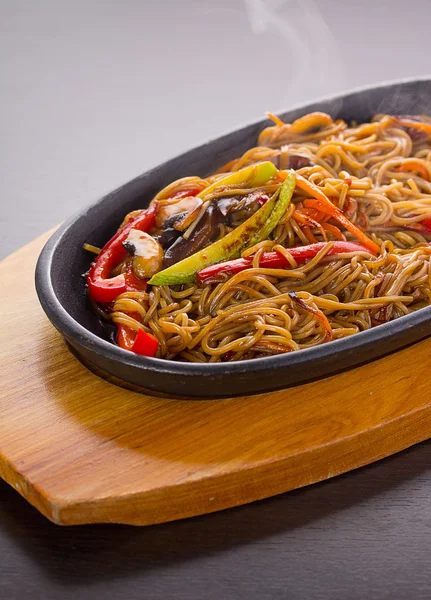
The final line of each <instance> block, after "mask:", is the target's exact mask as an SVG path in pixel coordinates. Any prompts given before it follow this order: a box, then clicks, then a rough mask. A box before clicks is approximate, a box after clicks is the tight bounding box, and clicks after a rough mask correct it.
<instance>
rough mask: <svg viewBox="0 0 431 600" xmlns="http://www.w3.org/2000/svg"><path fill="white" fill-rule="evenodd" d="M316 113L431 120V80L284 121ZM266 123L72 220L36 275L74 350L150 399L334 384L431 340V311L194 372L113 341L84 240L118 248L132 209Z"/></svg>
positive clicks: (238, 149) (375, 90)
mask: <svg viewBox="0 0 431 600" xmlns="http://www.w3.org/2000/svg"><path fill="white" fill-rule="evenodd" d="M316 110H321V111H324V112H327V113H330V114H331V115H332V116H333V117H341V118H343V119H345V120H347V121H349V120H355V121H358V122H361V121H366V120H369V118H370V117H371V116H372V115H374V114H375V113H379V112H387V113H392V114H421V113H423V114H431V79H430V78H429V79H421V80H415V81H412V80H408V81H402V82H396V83H391V84H386V85H382V86H380V87H368V88H365V89H361V90H357V91H354V92H351V93H349V94H347V95H344V96H337V97H334V98H329V99H324V100H320V101H318V102H315V103H313V104H309V105H307V106H301V107H298V108H295V109H293V110H290V111H287V112H285V113H283V115H282V117H283V119H284V120H285V121H287V122H290V121H293V120H294V119H296V118H297V117H299V116H301V115H303V114H305V113H308V112H312V111H316ZM267 125H268V122H267V121H265V120H262V121H259V122H256V123H252V124H251V125H247V126H246V127H243V128H241V129H237V130H236V131H234V132H232V133H228V134H227V135H223V136H222V137H219V138H217V139H215V140H213V141H211V142H208V143H207V144H204V145H202V146H199V147H198V148H194V149H193V150H190V151H188V152H185V153H184V154H182V155H180V156H177V157H176V158H173V159H171V160H168V161H167V162H165V163H164V164H162V165H160V166H159V167H157V168H156V169H153V170H151V171H148V172H147V173H144V174H143V175H141V176H139V177H137V178H136V179H134V180H133V181H130V182H129V183H126V184H125V185H123V186H122V187H120V188H119V189H117V190H115V191H114V192H112V193H110V194H108V195H107V196H105V197H104V198H102V199H101V200H99V201H98V202H96V203H95V204H92V205H91V206H90V207H89V208H87V209H86V210H84V211H83V212H81V213H79V214H78V215H77V216H75V217H73V218H71V219H70V220H68V221H67V222H66V223H65V224H64V225H62V227H60V229H59V230H58V231H57V232H56V233H55V234H54V235H53V236H52V237H51V239H50V240H49V241H48V243H47V244H46V246H45V248H44V249H43V251H42V253H41V255H40V257H39V261H38V264H37V268H36V288H37V293H38V295H39V299H40V302H41V304H42V307H43V309H44V311H45V312H46V314H47V315H48V318H49V319H50V320H51V322H52V323H53V325H54V326H55V327H56V328H57V329H58V330H59V331H60V332H61V333H62V334H63V336H64V338H65V339H66V341H67V342H68V343H69V345H70V346H71V349H72V351H73V352H74V354H75V355H76V356H78V358H80V359H81V360H82V361H83V362H84V363H85V364H86V365H87V366H89V367H90V368H91V369H93V370H95V371H96V372H99V373H100V372H103V373H104V374H105V375H106V374H108V375H109V376H114V378H115V380H116V381H118V380H119V382H120V383H121V382H123V383H125V384H126V385H127V384H132V385H133V386H138V387H139V388H143V389H145V390H147V391H150V392H154V393H162V394H167V395H171V396H186V397H189V398H220V397H227V396H235V395H236V396H238V395H245V394H253V393H258V392H267V391H271V390H276V389H280V388H283V387H288V386H292V385H296V384H300V383H305V382H309V381H312V380H315V379H317V378H320V377H324V376H328V375H331V374H334V373H337V372H340V371H341V370H345V369H348V368H351V367H354V366H358V365H360V364H364V363H366V362H369V361H371V360H374V359H376V358H379V357H381V356H383V355H385V354H388V353H390V352H393V351H395V350H399V349H400V348H402V347H404V346H407V345H409V344H412V343H414V342H417V341H419V340H421V339H423V338H425V337H427V336H429V335H430V334H431V307H429V308H424V309H422V310H420V311H418V312H417V313H413V314H411V315H408V316H406V317H402V318H401V319H398V320H396V321H392V322H390V323H387V324H384V325H381V326H379V327H377V328H374V329H371V330H369V331H365V332H362V333H358V334H356V335H354V336H351V337H348V338H344V339H340V340H337V341H334V342H330V343H327V344H324V345H322V346H316V347H313V348H310V349H306V350H299V351H297V352H292V353H289V354H283V355H278V356H273V357H266V358H259V359H255V360H250V361H244V362H236V363H225V364H208V365H202V364H191V363H180V362H172V361H166V360H161V359H156V358H145V357H142V356H137V355H135V354H133V353H132V352H127V351H125V350H122V349H121V348H119V347H117V346H115V345H114V344H112V343H110V342H109V341H107V336H106V332H105V331H104V330H103V326H102V325H101V323H100V321H99V319H98V318H97V317H96V315H95V314H94V313H93V311H92V310H91V308H90V306H89V304H88V302H87V299H86V293H85V280H84V279H83V277H82V273H84V272H85V271H87V269H88V267H89V264H90V262H91V260H92V259H91V256H89V254H88V253H87V252H85V251H84V250H83V249H82V245H83V243H84V242H89V243H92V244H95V245H98V246H103V244H104V243H105V242H106V240H108V239H109V238H110V237H111V236H112V235H113V233H114V232H115V230H116V228H117V227H118V224H119V223H121V221H122V219H123V217H124V215H125V214H126V213H128V212H129V211H131V210H134V209H137V208H144V207H146V206H147V205H148V203H149V202H150V200H151V198H152V197H153V196H154V195H155V194H156V193H157V192H158V191H159V190H160V189H161V188H162V187H164V186H165V185H167V184H168V183H170V182H171V181H173V180H175V179H177V178H179V177H184V176H187V175H201V176H205V175H208V174H209V173H211V172H212V171H214V170H215V169H216V168H218V167H219V166H221V165H222V164H224V163H226V162H228V161H230V160H231V159H233V158H235V157H237V156H240V155H241V154H242V153H243V152H245V150H247V149H248V148H250V147H252V146H253V145H255V143H256V139H257V136H258V134H259V132H260V131H261V130H262V129H263V127H265V126H267Z"/></svg>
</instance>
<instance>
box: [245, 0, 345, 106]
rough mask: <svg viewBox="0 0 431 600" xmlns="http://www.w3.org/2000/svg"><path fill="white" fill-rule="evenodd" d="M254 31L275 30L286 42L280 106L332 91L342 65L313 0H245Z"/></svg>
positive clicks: (281, 58)
mask: <svg viewBox="0 0 431 600" xmlns="http://www.w3.org/2000/svg"><path fill="white" fill-rule="evenodd" d="M244 2H245V7H246V11H247V15H248V19H249V22H250V27H251V30H252V31H253V33H255V34H256V35H262V34H267V33H269V34H271V33H275V34H277V35H279V36H282V37H283V39H284V41H285V42H286V52H285V53H284V54H281V55H280V56H279V57H278V60H279V63H280V87H281V88H282V95H281V97H280V101H279V102H280V107H287V106H288V105H291V104H292V103H296V102H298V101H308V100H313V99H315V98H319V97H321V96H324V95H331V94H335V93H337V92H338V91H340V90H341V89H343V87H344V86H345V75H344V72H345V69H344V65H343V61H342V58H341V53H340V50H339V48H338V46H337V43H336V40H335V38H334V36H333V34H332V31H331V29H330V28H329V26H328V25H327V23H326V22H325V20H324V18H323V16H322V14H321V12H320V10H319V8H318V3H317V2H315V0H244Z"/></svg>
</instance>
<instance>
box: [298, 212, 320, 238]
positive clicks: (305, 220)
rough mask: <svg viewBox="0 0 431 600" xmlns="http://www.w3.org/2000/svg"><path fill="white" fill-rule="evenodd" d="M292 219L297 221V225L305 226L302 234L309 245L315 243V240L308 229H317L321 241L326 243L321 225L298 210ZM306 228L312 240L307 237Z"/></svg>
mask: <svg viewBox="0 0 431 600" xmlns="http://www.w3.org/2000/svg"><path fill="white" fill-rule="evenodd" d="M293 217H294V219H295V221H297V222H298V223H301V225H305V227H304V233H305V235H306V236H307V238H308V239H309V240H310V242H311V243H313V241H314V242H317V240H316V238H315V237H314V235H313V234H312V233H311V229H310V227H314V228H315V229H318V230H319V231H320V233H321V234H322V235H323V239H324V240H325V242H326V241H327V237H326V233H325V230H324V229H323V227H322V225H321V224H320V223H319V222H318V221H315V220H314V219H312V218H311V217H309V216H308V215H305V214H303V213H302V212H300V211H299V210H296V211H295V213H294V215H293ZM306 228H308V230H309V232H310V235H311V237H312V238H313V240H311V239H310V237H309V236H308V235H307V232H306V231H305V229H306Z"/></svg>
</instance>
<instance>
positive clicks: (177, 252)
mask: <svg viewBox="0 0 431 600" xmlns="http://www.w3.org/2000/svg"><path fill="white" fill-rule="evenodd" d="M221 221H222V219H221V214H220V213H219V212H218V211H217V207H216V204H215V203H214V204H210V206H209V207H208V209H207V211H206V212H205V214H204V216H203V217H202V219H201V220H200V222H199V224H198V225H197V227H196V229H195V230H194V231H193V233H192V235H191V236H190V237H189V238H188V239H185V238H183V237H179V238H178V239H177V240H176V241H175V242H174V243H173V244H172V246H171V247H170V248H168V250H166V252H165V256H164V259H163V264H164V266H165V267H170V266H171V265H173V264H175V263H177V262H179V261H180V260H183V258H187V257H188V256H191V255H192V254H194V253H195V252H198V251H199V250H201V249H202V248H205V246H207V245H208V244H210V243H211V242H212V241H214V240H215V239H216V238H217V236H218V232H219V227H218V225H219V223H220V222H221Z"/></svg>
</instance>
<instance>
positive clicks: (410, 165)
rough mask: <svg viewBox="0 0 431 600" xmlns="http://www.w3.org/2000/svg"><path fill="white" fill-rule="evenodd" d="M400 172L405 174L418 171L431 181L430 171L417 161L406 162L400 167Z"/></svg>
mask: <svg viewBox="0 0 431 600" xmlns="http://www.w3.org/2000/svg"><path fill="white" fill-rule="evenodd" d="M398 171H401V172H402V173H404V172H405V171H416V172H417V173H419V174H420V175H421V177H422V178H423V179H425V180H426V181H429V180H430V175H429V172H428V169H427V168H426V166H425V165H423V164H422V163H420V162H419V161H416V160H405V161H404V162H403V163H402V164H401V165H400V166H399V167H398Z"/></svg>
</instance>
